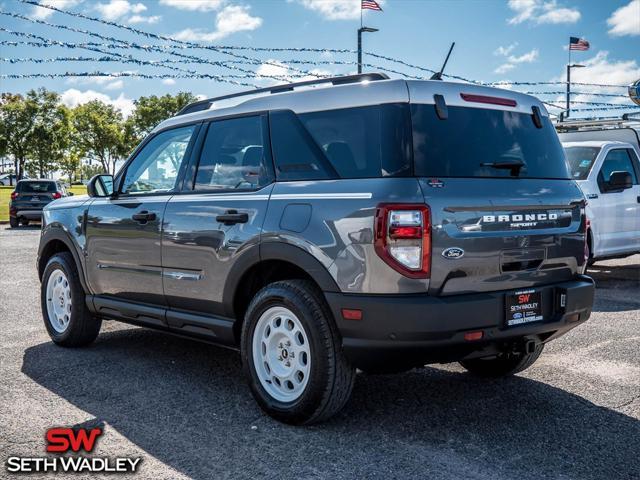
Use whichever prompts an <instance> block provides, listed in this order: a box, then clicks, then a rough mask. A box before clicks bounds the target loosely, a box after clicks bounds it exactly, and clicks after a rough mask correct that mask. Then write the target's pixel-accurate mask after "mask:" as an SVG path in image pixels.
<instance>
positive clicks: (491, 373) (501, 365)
mask: <svg viewBox="0 0 640 480" xmlns="http://www.w3.org/2000/svg"><path fill="white" fill-rule="evenodd" d="M543 349H544V344H543V343H538V344H537V345H536V347H535V349H534V351H533V352H532V353H518V354H516V353H501V354H499V355H497V356H495V357H489V358H474V359H471V360H463V361H462V362H460V365H462V366H463V367H464V368H465V369H467V371H469V373H472V374H473V375H477V376H479V377H485V378H499V377H507V376H509V375H515V374H516V373H519V372H522V371H523V370H526V369H527V368H529V367H530V366H531V365H533V364H534V362H535V361H536V360H537V359H538V357H539V356H540V354H541V353H542V350H543Z"/></svg>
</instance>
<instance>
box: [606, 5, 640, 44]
mask: <svg viewBox="0 0 640 480" xmlns="http://www.w3.org/2000/svg"><path fill="white" fill-rule="evenodd" d="M607 24H608V25H609V27H611V28H610V29H609V35H613V36H614V37H620V36H623V35H632V36H633V35H640V0H631V1H630V2H629V4H628V5H625V6H624V7H620V8H618V9H617V10H616V11H615V12H613V13H612V14H611V16H610V17H609V18H608V19H607Z"/></svg>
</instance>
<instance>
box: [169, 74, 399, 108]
mask: <svg viewBox="0 0 640 480" xmlns="http://www.w3.org/2000/svg"><path fill="white" fill-rule="evenodd" d="M388 79H389V77H388V76H387V75H385V74H384V73H362V74H359V75H345V76H341V77H330V78H319V79H317V80H305V81H303V82H295V83H285V84H282V85H276V86H274V87H266V88H257V89H255V90H247V91H244V92H238V93H231V94H229V95H222V96H221V97H211V98H206V99H204V100H198V101H197V102H193V103H190V104H189V105H186V106H185V107H184V108H183V109H182V110H180V111H179V112H178V113H176V114H175V116H176V117H177V116H179V115H186V114H187V113H194V112H200V111H202V110H208V109H209V108H210V107H211V105H212V104H213V103H214V102H218V101H220V100H227V99H229V98H236V97H243V96H246V95H256V94H261V93H268V94H273V93H282V92H291V91H293V90H294V89H296V88H299V87H306V86H310V85H321V84H324V83H330V84H332V85H346V84H349V83H360V82H366V81H370V82H372V81H376V80H388Z"/></svg>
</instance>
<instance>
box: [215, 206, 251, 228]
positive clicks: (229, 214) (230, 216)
mask: <svg viewBox="0 0 640 480" xmlns="http://www.w3.org/2000/svg"><path fill="white" fill-rule="evenodd" d="M216 221H217V222H220V223H222V224H224V225H235V224H236V223H247V222H248V221H249V215H248V214H247V213H238V211H237V210H227V211H226V212H225V213H224V214H223V215H218V216H217V217H216Z"/></svg>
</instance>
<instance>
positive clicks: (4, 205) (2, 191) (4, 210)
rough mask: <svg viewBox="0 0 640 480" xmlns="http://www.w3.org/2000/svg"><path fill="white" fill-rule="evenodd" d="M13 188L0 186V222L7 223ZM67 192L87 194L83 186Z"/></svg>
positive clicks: (75, 186) (77, 186)
mask: <svg viewBox="0 0 640 480" xmlns="http://www.w3.org/2000/svg"><path fill="white" fill-rule="evenodd" d="M13 188H14V187H2V186H0V222H8V221H9V201H10V200H11V192H13ZM69 191H71V192H73V194H74V195H84V194H85V193H87V187H86V186H84V185H73V186H72V187H71V188H70V189H69Z"/></svg>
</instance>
